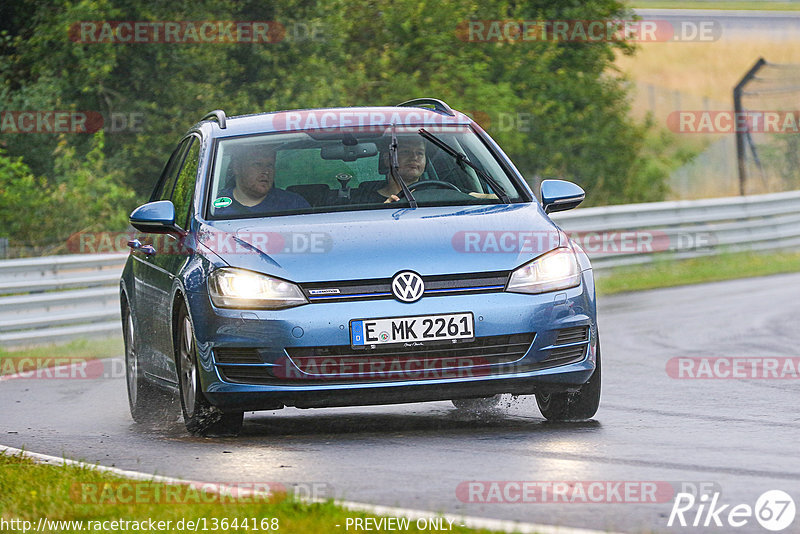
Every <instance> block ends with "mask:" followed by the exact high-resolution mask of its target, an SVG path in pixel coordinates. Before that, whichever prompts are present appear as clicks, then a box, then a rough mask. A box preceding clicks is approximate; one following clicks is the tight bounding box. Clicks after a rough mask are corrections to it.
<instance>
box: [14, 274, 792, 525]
mask: <svg viewBox="0 0 800 534" xmlns="http://www.w3.org/2000/svg"><path fill="white" fill-rule="evenodd" d="M799 316H800V274H792V275H779V276H772V277H766V278H754V279H747V280H738V281H730V282H721V283H715V284H707V285H702V286H694V287H682V288H674V289H665V290H656V291H648V292H641V293H633V294H625V295H616V296H611V297H605V298H601V299H600V312H599V321H600V335H601V342H602V346H603V357H604V369H603V372H604V382H603V396H602V401H601V406H600V411H599V412H598V414H597V416H596V419H595V420H593V421H590V422H586V423H578V424H551V423H547V422H545V421H544V419H543V418H542V416H541V415H540V413H539V412H538V410H537V408H536V404H535V401H534V399H533V398H530V397H520V398H519V399H516V400H514V399H511V398H510V397H509V398H508V401H507V402H505V403H504V406H503V407H502V409H500V410H498V411H496V412H494V413H491V414H485V415H477V414H465V413H461V412H458V411H456V410H455V409H454V408H453V407H452V406H451V404H450V403H446V402H437V403H426V404H416V405H400V406H388V407H366V408H352V409H348V408H337V409H324V410H305V411H303V410H296V409H285V410H282V411H276V412H264V413H256V414H248V415H247V417H246V418H245V426H244V431H243V435H242V436H241V437H240V438H238V439H232V438H225V439H219V438H218V439H212V438H194V437H190V436H188V435H187V434H186V433H185V432H184V431H183V429H182V426H181V425H180V424H172V425H167V426H165V427H164V428H162V429H158V430H153V429H146V428H141V427H139V426H137V425H135V424H134V423H133V422H132V420H131V419H130V416H129V414H128V407H127V399H126V393H125V381H124V379H122V378H116V379H103V380H52V379H51V380H43V379H39V380H34V379H27V380H26V379H19V380H9V381H5V382H0V443H2V444H3V445H8V446H13V447H18V448H21V447H25V448H26V449H27V450H30V451H34V452H41V453H46V454H52V455H59V456H60V455H65V456H67V457H71V458H75V459H84V460H87V461H90V462H99V463H101V464H103V465H113V466H116V467H119V468H123V469H132V470H139V471H144V472H147V473H158V474H163V475H170V476H176V477H182V478H190V479H194V480H204V481H214V482H267V481H277V482H281V483H283V484H284V485H287V486H289V485H292V484H306V485H308V484H312V483H317V484H318V486H317V487H318V488H320V489H322V490H323V496H324V494H325V492H327V493H328V495H331V494H332V495H334V496H336V497H340V498H345V499H348V500H352V501H359V502H367V503H375V504H383V505H390V506H400V507H405V508H414V509H423V510H435V511H447V512H454V513H463V514H465V515H470V516H482V517H492V518H500V519H511V520H518V521H526V522H534V523H547V524H558V525H565V526H574V527H584V528H594V529H599V530H604V529H610V530H615V531H622V532H643V531H648V532H650V531H655V532H731V531H734V529H731V528H730V527H724V528H705V529H704V528H693V527H687V528H685V529H679V528H675V527H672V528H669V527H667V518H668V516H669V514H670V510H671V509H672V498H671V493H670V494H669V495H668V496H667V498H666V499H664V498H662V496H661V493H659V494H657V497H658V500H662V501H664V502H655V503H652V502H651V503H638V502H635V503H616V504H608V503H591V504H587V503H585V502H578V503H558V504H542V503H530V502H529V503H516V504H514V503H502V504H486V503H467V502H462V500H460V499H459V498H458V497H457V494H456V488H457V487H458V486H459V484H460V483H461V482H464V481H505V480H510V481H655V482H659V483H669V487H670V488H677V487H679V483H687V484H696V485H697V484H699V483H708V484H711V486H708V487H713V488H716V489H717V490H720V491H721V497H720V502H721V503H722V504H740V503H744V504H749V505H751V506H752V505H754V504H755V502H756V499H757V498H758V497H759V495H761V493H762V492H764V491H766V490H770V489H782V490H784V491H786V492H788V493H789V494H790V495H791V496H792V497H793V498H794V500H795V501H796V502H797V503H798V504H799V505H800V446H798V441H800V440H799V439H798V438H800V410H798V404H800V403H799V402H798V400H800V395H798V391H799V389H798V388H799V387H800V381H798V380H792V379H789V380H746V379H719V380H685V379H683V380H682V379H675V378H671V377H670V376H669V375H668V374H667V372H666V363H667V361H668V360H669V359H670V358H674V357H678V356H729V357H735V356H747V357H761V356H784V357H797V356H798V346H800V328H798V326H797V320H798V319H797V318H798V317H799ZM299 487H301V488H305V487H307V486H299ZM659 487H663V486H659ZM696 510H697V509H696V507H695V508H694V509H692V511H691V514H690V513H687V515H686V517H687V518H688V519H689V520H690V521H691V520H693V518H694V515H693V513H694V512H696ZM726 513H727V512H726ZM722 517H723V519H724V517H725V515H724V514H723V516H722ZM337 530H339V529H336V528H334V527H333V526H332V528H331V531H332V532H333V531H337ZM735 531H736V532H767V531H766V530H764V529H763V528H762V527H761V526H760V525H759V524H758V523H757V522H756V520H755V519H753V518H750V520H749V521H748V523H747V524H746V525H745V526H744V527H742V528H738V529H735ZM784 532H800V518H798V519H796V520H795V522H794V524H793V525H792V526H791V527H789V528H788V529H787V530H785V531H784Z"/></svg>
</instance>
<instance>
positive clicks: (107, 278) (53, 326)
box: [0, 191, 800, 347]
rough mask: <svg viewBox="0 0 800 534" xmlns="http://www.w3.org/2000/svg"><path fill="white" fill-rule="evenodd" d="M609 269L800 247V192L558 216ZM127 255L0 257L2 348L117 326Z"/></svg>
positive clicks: (114, 330)
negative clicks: (659, 260)
mask: <svg viewBox="0 0 800 534" xmlns="http://www.w3.org/2000/svg"><path fill="white" fill-rule="evenodd" d="M553 219H554V220H555V221H556V222H557V223H558V224H559V225H560V226H561V227H562V228H563V229H564V230H565V231H566V232H567V233H568V234H570V235H571V236H572V237H573V239H575V240H577V241H578V243H579V244H581V245H582V246H583V247H584V249H585V250H586V251H587V253H588V254H589V256H590V257H591V259H592V264H593V266H594V268H595V269H596V270H598V271H601V272H602V271H604V270H607V269H609V268H611V267H615V266H619V265H630V264H640V263H646V262H650V261H653V260H654V259H655V258H659V257H674V258H678V259H682V258H690V257H696V256H701V255H708V254H716V253H719V252H722V251H727V250H730V251H738V250H775V249H798V248H800V191H792V192H788V193H775V194H769V195H758V196H750V197H732V198H719V199H710V200H692V201H679V202H657V203H649V204H628V205H623V206H607V207H599V208H584V209H577V210H574V211H569V212H564V213H556V214H553ZM126 258H127V254H103V255H70V256H50V257H42V258H32V259H15V260H3V261H0V346H3V347H9V346H19V345H26V344H35V343H47V342H54V341H61V340H65V339H69V338H75V337H86V336H92V335H116V334H120V332H121V326H120V319H119V297H118V295H119V291H118V280H119V276H120V273H121V271H122V266H123V264H124V262H125V259H126Z"/></svg>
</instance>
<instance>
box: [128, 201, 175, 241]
mask: <svg viewBox="0 0 800 534" xmlns="http://www.w3.org/2000/svg"><path fill="white" fill-rule="evenodd" d="M129 221H130V223H131V226H133V227H134V228H136V229H137V230H139V231H140V232H144V233H146V234H168V233H172V232H177V233H183V231H182V230H181V229H180V228H178V227H177V226H176V225H175V206H174V205H173V204H172V202H171V201H169V200H158V201H156V202H148V203H147V204H143V205H141V206H139V207H138V208H136V209H135V210H133V213H131V216H130V218H129Z"/></svg>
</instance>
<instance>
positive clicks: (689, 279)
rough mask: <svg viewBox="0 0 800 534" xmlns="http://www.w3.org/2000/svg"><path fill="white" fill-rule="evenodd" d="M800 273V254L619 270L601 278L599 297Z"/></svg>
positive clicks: (741, 255)
mask: <svg viewBox="0 0 800 534" xmlns="http://www.w3.org/2000/svg"><path fill="white" fill-rule="evenodd" d="M793 272H800V252H770V253H761V254H759V253H755V252H738V253H725V254H720V255H718V256H706V257H701V258H692V259H688V260H669V259H666V260H657V261H655V262H654V263H652V264H647V265H637V266H630V267H618V268H615V269H612V270H611V272H610V273H603V274H601V275H600V276H598V277H597V293H598V294H599V295H612V294H614V293H622V292H625V291H640V290H643V289H656V288H659V287H671V286H680V285H688V284H701V283H703V282H717V281H720V280H733V279H736V278H749V277H752V276H767V275H770V274H781V273H793Z"/></svg>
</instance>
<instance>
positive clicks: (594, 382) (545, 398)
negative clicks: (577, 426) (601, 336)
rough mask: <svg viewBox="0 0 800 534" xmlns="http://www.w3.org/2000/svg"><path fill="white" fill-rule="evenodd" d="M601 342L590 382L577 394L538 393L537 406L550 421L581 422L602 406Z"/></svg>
mask: <svg viewBox="0 0 800 534" xmlns="http://www.w3.org/2000/svg"><path fill="white" fill-rule="evenodd" d="M600 381H601V374H600V342H599V341H598V343H597V360H596V366H595V369H594V373H592V376H591V377H589V381H588V382H586V383H585V384H584V385H582V386H581V387H580V389H578V391H575V392H563V393H537V394H536V404H538V405H539V410H540V411H541V412H542V415H544V416H545V418H546V419H547V420H549V421H580V420H584V419H591V418H592V417H593V416H594V414H596V413H597V408H598V407H599V406H600Z"/></svg>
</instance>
